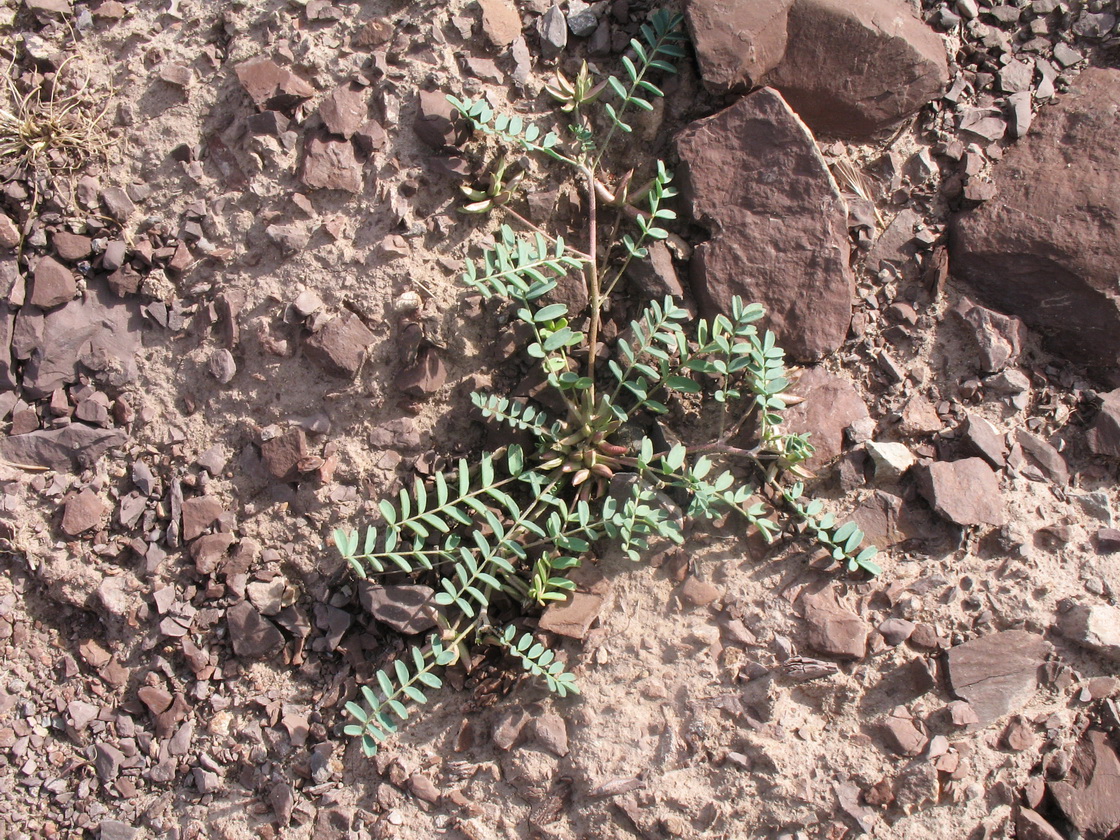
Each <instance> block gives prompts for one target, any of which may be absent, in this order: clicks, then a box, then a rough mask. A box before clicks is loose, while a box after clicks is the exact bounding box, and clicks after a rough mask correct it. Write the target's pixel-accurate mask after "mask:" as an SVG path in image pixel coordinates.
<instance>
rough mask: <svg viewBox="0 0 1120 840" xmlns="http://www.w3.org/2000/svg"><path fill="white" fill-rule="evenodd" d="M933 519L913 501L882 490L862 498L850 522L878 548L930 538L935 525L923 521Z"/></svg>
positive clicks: (934, 530)
mask: <svg viewBox="0 0 1120 840" xmlns="http://www.w3.org/2000/svg"><path fill="white" fill-rule="evenodd" d="M932 518H933V517H932V515H931V514H929V513H927V512H925V511H923V510H921V509H919V508H918V507H917V506H916V505H914V504H913V503H912V502H907V501H904V500H903V499H902V498H901V497H900V496H895V495H894V494H892V493H885V492H883V491H882V490H876V491H875V492H874V493H872V494H871V495H870V496H868V497H867V498H865V499H863V500H862V501H861V502H860V503H859V506H858V507H857V508H856V509H855V511H853V512H852V519H854V520H855V523H856V525H858V526H859V528H860V530H861V531H863V532H864V534H865V535H866V537H867V541H868V542H869V543H871V544H873V545H877V546H880V547H883V546H890V545H896V544H898V543H901V542H906V540H910V539H914V538H916V537H923V538H928V537H930V536H931V535H932V534H934V533H935V532H936V524H935V523H933V522H927V521H926V520H929V519H932Z"/></svg>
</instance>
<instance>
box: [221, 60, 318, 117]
mask: <svg viewBox="0 0 1120 840" xmlns="http://www.w3.org/2000/svg"><path fill="white" fill-rule="evenodd" d="M236 72H237V78H238V81H240V82H241V86H242V87H243V88H245V92H246V93H248V94H249V96H250V98H252V100H253V102H255V103H256V105H257V107H258V108H260V109H261V110H264V109H272V110H280V111H283V110H286V109H288V108H294V107H295V106H296V105H298V104H299V103H300V102H302V101H303V100H304V99H307V98H308V97H311V96H314V95H315V88H313V87H311V85H309V84H308V83H307V82H305V81H304V80H303V79H301V78H300V77H299V76H297V75H296V74H295V73H293V72H292V71H291V70H287V69H285V68H283V67H280V66H279V65H278V64H276V62H274V61H272V60H270V59H267V58H252V59H249V60H248V61H244V62H242V63H241V64H238V65H237V67H236Z"/></svg>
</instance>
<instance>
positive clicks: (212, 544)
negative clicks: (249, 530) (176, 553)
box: [191, 534, 235, 575]
mask: <svg viewBox="0 0 1120 840" xmlns="http://www.w3.org/2000/svg"><path fill="white" fill-rule="evenodd" d="M234 541H235V540H234V536H233V534H206V535H205V536H202V537H198V538H197V539H196V540H195V541H194V542H192V543H191V558H192V559H193V560H194V567H195V570H196V571H197V572H198V573H199V574H200V575H210V574H213V573H214V572H216V571H217V570H218V567H219V566H220V565H221V563H222V560H223V559H225V556H226V552H228V551H229V549H230V547H231V546H232V545H233V543H234Z"/></svg>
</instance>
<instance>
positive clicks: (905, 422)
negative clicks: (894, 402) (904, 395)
mask: <svg viewBox="0 0 1120 840" xmlns="http://www.w3.org/2000/svg"><path fill="white" fill-rule="evenodd" d="M941 426H942V422H941V417H940V416H939V415H938V413H937V409H936V408H934V406H933V403H931V402H930V401H929V400H927V399H926V398H925V397H923V396H922V395H921V394H915V395H914V396H912V397H911V398H910V399H908V400H907V401H906V404H905V405H904V406H902V418H901V420H900V421H899V424H898V430H899V431H900V432H902V434H904V435H911V436H917V435H930V434H933V433H934V432H938V431H940V430H941Z"/></svg>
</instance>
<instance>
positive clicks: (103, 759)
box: [93, 743, 125, 784]
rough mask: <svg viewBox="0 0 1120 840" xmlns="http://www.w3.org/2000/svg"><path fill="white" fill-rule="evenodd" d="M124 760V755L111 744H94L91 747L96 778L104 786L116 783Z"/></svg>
mask: <svg viewBox="0 0 1120 840" xmlns="http://www.w3.org/2000/svg"><path fill="white" fill-rule="evenodd" d="M124 760H125V755H124V753H122V752H121V751H120V750H118V749H117V748H116V747H114V746H113V745H112V744H104V743H102V744H95V745H94V747H93V767H94V769H95V770H96V771H97V778H99V779H100V780H101V781H102V782H104V783H105V784H111V783H112V782H115V781H116V779H117V776H118V775H120V772H121V764H123V763H124Z"/></svg>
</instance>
